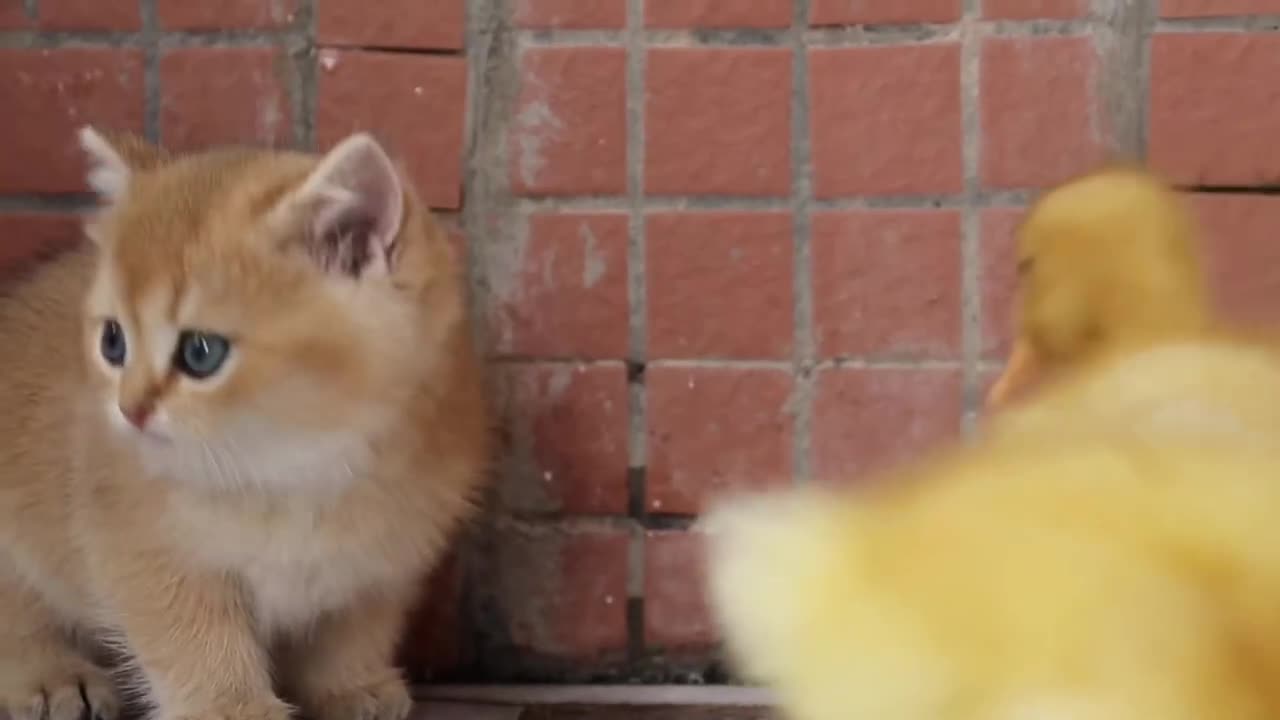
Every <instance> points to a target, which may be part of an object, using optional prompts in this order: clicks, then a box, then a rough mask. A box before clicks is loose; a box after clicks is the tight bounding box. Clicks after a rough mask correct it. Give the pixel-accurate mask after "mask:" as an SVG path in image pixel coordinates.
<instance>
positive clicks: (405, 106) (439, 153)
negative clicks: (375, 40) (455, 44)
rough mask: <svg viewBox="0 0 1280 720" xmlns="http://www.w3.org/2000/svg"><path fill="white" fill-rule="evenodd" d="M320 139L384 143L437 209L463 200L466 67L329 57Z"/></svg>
mask: <svg viewBox="0 0 1280 720" xmlns="http://www.w3.org/2000/svg"><path fill="white" fill-rule="evenodd" d="M318 62H319V64H320V68H319V74H320V79H319V83H318V91H319V99H318V101H317V108H316V139H317V142H318V143H319V144H320V145H321V146H323V147H329V146H331V145H332V144H334V143H336V142H337V141H339V140H341V139H342V138H343V137H346V136H347V135H349V134H350V133H352V132H355V131H357V130H368V131H372V132H374V133H375V134H377V135H378V137H379V138H381V139H383V140H385V141H386V142H387V143H388V145H389V147H390V148H391V149H392V150H393V151H394V152H395V154H396V155H397V156H398V157H399V158H400V159H401V160H402V161H403V162H404V164H405V166H406V167H407V168H408V171H409V174H410V176H411V177H412V178H413V180H414V182H415V184H416V185H417V187H418V192H419V193H420V194H421V196H422V199H423V200H424V201H425V202H426V203H427V204H428V205H430V206H431V207H436V208H457V207H459V205H460V203H461V200H462V147H463V144H464V142H465V134H464V132H463V121H464V118H465V117H466V109H467V64H466V60H464V59H463V58H461V57H450V56H440V55H419V54H409V53H379V52H357V51H346V50H322V51H321V52H320V56H319V60H318Z"/></svg>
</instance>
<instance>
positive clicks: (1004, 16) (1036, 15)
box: [982, 0, 1217, 20]
mask: <svg viewBox="0 0 1280 720" xmlns="http://www.w3.org/2000/svg"><path fill="white" fill-rule="evenodd" d="M1212 1H1214V2H1216V1H1217V0H1212ZM1088 16H1089V0H982V17H984V18H986V19H988V20H1076V19H1079V18H1083V17H1088Z"/></svg>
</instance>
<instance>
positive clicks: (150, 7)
mask: <svg viewBox="0 0 1280 720" xmlns="http://www.w3.org/2000/svg"><path fill="white" fill-rule="evenodd" d="M140 2H141V5H139V10H140V11H141V13H142V31H141V32H140V33H139V36H140V40H141V43H142V51H143V70H142V87H143V96H142V97H143V103H144V105H143V108H144V109H143V116H142V117H143V121H142V127H143V132H144V134H145V135H146V136H147V137H148V138H149V139H150V140H151V141H152V142H155V143H158V144H164V138H162V137H160V102H161V97H160V93H161V87H160V42H159V33H160V27H159V25H160V23H159V20H158V18H157V12H156V0H140Z"/></svg>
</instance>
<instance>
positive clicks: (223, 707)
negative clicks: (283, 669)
mask: <svg viewBox="0 0 1280 720" xmlns="http://www.w3.org/2000/svg"><path fill="white" fill-rule="evenodd" d="M161 717H164V718H173V720H291V717H292V714H291V713H290V709H289V706H288V705H286V704H285V703H283V702H281V701H280V700H278V699H276V698H273V697H267V698H263V699H261V700H260V701H259V700H241V701H234V700H228V699H223V700H222V701H221V702H219V703H218V704H216V705H214V706H212V707H208V708H205V709H203V710H190V709H188V710H184V711H181V712H167V713H161Z"/></svg>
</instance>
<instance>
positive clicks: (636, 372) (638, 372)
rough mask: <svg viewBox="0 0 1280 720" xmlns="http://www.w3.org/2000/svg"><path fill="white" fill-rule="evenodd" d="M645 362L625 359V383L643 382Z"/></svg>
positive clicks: (636, 383)
mask: <svg viewBox="0 0 1280 720" xmlns="http://www.w3.org/2000/svg"><path fill="white" fill-rule="evenodd" d="M644 370H645V364H644V363H643V362H641V361H639V360H628V361H627V384H629V385H638V384H640V383H643V382H644Z"/></svg>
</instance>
